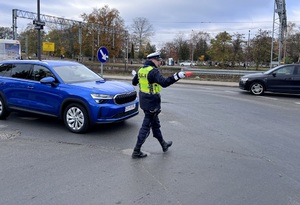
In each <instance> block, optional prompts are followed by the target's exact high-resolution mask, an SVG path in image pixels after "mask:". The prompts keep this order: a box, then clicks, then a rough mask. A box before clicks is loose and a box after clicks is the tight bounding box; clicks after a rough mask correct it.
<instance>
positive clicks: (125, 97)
mask: <svg viewBox="0 0 300 205" xmlns="http://www.w3.org/2000/svg"><path fill="white" fill-rule="evenodd" d="M136 98H137V93H136V91H133V92H131V93H125V94H117V95H115V97H114V101H115V103H116V104H118V105H122V104H125V103H129V102H133V101H135V99H136Z"/></svg>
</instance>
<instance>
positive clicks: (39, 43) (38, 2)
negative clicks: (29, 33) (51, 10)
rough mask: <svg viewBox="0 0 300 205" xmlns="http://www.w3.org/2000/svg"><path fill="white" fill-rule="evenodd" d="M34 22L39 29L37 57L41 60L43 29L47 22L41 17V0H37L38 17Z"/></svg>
mask: <svg viewBox="0 0 300 205" xmlns="http://www.w3.org/2000/svg"><path fill="white" fill-rule="evenodd" d="M33 24H34V25H35V29H37V30H38V43H37V57H38V59H39V60H41V47H42V46H41V30H43V29H44V26H45V22H42V21H41V18H40V0H37V19H36V20H33Z"/></svg>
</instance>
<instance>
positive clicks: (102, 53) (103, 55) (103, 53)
mask: <svg viewBox="0 0 300 205" xmlns="http://www.w3.org/2000/svg"><path fill="white" fill-rule="evenodd" d="M97 56H98V60H99V61H100V62H101V63H105V62H106V61H107V60H108V50H107V48H105V47H104V46H101V47H100V48H99V49H98V51H97Z"/></svg>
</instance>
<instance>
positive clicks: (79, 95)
mask: <svg viewBox="0 0 300 205" xmlns="http://www.w3.org/2000/svg"><path fill="white" fill-rule="evenodd" d="M138 103H139V102H138V98H137V92H136V91H135V88H134V87H133V86H132V85H131V84H129V83H125V82H118V81H106V80H104V79H103V78H101V77H100V76H99V75H98V74H96V73H95V72H93V71H92V70H90V69H89V68H87V67H86V66H84V65H83V64H80V63H77V62H72V61H50V60H46V61H38V60H36V61H35V60H10V61H2V62H0V119H6V117H7V116H8V115H9V114H10V112H12V111H17V112H19V111H22V112H24V111H25V112H29V113H35V114H41V115H47V116H52V117H56V118H59V119H62V120H63V121H64V124H65V126H66V127H67V129H68V130H69V131H71V132H74V133H84V132H86V131H87V130H88V129H89V127H90V126H92V125H95V124H97V123H113V122H118V121H123V120H126V119H128V118H131V117H133V116H135V115H137V114H138V112H139V111H138Z"/></svg>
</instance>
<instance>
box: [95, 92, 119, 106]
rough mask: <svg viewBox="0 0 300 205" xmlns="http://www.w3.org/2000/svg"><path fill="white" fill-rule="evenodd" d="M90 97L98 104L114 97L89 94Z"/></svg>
mask: <svg viewBox="0 0 300 205" xmlns="http://www.w3.org/2000/svg"><path fill="white" fill-rule="evenodd" d="M91 96H92V98H93V99H94V100H95V101H96V103H98V104H101V103H105V102H107V101H108V100H111V99H113V97H114V96H113V95H104V94H91Z"/></svg>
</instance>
